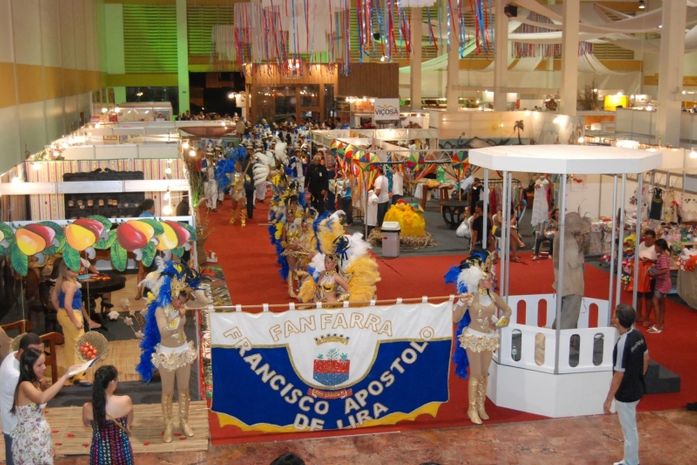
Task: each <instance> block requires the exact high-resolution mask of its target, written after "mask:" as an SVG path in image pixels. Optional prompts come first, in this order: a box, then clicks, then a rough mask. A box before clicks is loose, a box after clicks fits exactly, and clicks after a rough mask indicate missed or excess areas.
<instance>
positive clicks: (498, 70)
mask: <svg viewBox="0 0 697 465" xmlns="http://www.w3.org/2000/svg"><path fill="white" fill-rule="evenodd" d="M507 3H508V1H507V0H496V3H495V5H494V44H495V47H496V54H495V55H494V110H495V111H506V91H505V90H504V89H503V88H504V86H505V85H506V73H507V72H508V17H507V16H506V14H505V13H504V12H503V9H504V7H505V6H506V4H507Z"/></svg>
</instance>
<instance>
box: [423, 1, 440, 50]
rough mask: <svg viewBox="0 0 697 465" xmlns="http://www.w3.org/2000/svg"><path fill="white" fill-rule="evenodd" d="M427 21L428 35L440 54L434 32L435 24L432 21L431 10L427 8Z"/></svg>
mask: <svg viewBox="0 0 697 465" xmlns="http://www.w3.org/2000/svg"><path fill="white" fill-rule="evenodd" d="M426 20H427V21H428V35H429V37H430V39H431V45H433V47H434V48H435V49H436V54H438V41H437V40H436V34H435V32H434V31H433V22H432V21H431V9H430V8H426Z"/></svg>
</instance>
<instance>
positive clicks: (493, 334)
mask: <svg viewBox="0 0 697 465" xmlns="http://www.w3.org/2000/svg"><path fill="white" fill-rule="evenodd" d="M491 257H492V256H491V255H490V254H489V252H487V251H485V250H481V249H477V250H475V251H473V252H472V253H471V254H470V256H469V258H467V259H466V260H464V261H463V262H462V263H461V264H460V266H456V267H453V268H451V269H450V271H448V273H447V274H446V276H445V281H446V283H456V284H457V291H458V293H459V296H458V299H457V300H456V301H455V304H454V306H453V322H454V323H458V327H457V330H456V337H457V340H458V346H457V349H456V351H455V356H454V362H455V372H456V373H457V374H458V376H460V377H462V378H467V366H468V365H469V385H468V389H467V391H468V396H469V400H468V408H467V416H468V417H469V419H470V421H471V422H472V423H475V424H477V425H481V424H482V420H488V419H489V415H487V413H486V410H485V409H484V403H485V401H486V388H487V382H488V376H489V365H490V364H491V359H492V357H493V355H494V352H495V351H496V350H497V349H498V348H499V335H498V333H497V331H496V330H497V329H498V328H503V327H505V326H508V323H509V321H510V317H511V308H510V307H509V306H508V304H506V302H505V301H504V300H503V299H502V298H501V297H500V296H499V295H498V294H496V293H495V292H494V291H493V290H492V289H493V285H494V277H493V275H492V271H493V270H492V260H491ZM499 314H501V315H500V316H499Z"/></svg>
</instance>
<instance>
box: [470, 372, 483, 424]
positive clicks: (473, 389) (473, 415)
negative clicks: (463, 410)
mask: <svg viewBox="0 0 697 465" xmlns="http://www.w3.org/2000/svg"><path fill="white" fill-rule="evenodd" d="M478 387H479V379H477V378H475V377H473V376H470V381H469V383H468V385H467V394H468V405H469V408H468V409H467V416H468V417H469V419H470V421H471V422H472V423H474V424H475V425H481V424H482V420H481V418H479V412H477V405H478V404H479V402H478V401H477V397H478V394H477V389H478Z"/></svg>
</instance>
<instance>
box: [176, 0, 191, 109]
mask: <svg viewBox="0 0 697 465" xmlns="http://www.w3.org/2000/svg"><path fill="white" fill-rule="evenodd" d="M177 86H178V88H179V110H178V111H179V113H184V112H186V111H189V110H190V108H191V107H190V97H189V30H188V22H187V15H186V0H177ZM175 111H177V110H175Z"/></svg>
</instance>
